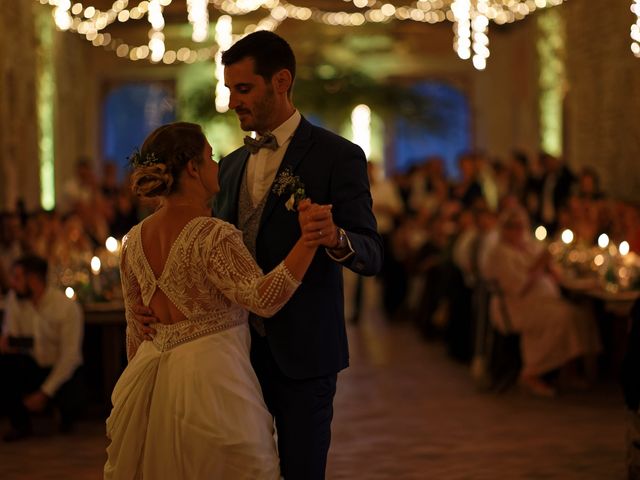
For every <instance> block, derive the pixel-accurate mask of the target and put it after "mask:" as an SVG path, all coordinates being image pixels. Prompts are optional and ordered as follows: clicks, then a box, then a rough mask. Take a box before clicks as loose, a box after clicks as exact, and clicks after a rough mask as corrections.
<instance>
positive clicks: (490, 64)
mask: <svg viewBox="0 0 640 480" xmlns="http://www.w3.org/2000/svg"><path fill="white" fill-rule="evenodd" d="M490 28H492V29H493V30H491V31H490V32H489V41H490V45H489V48H490V50H491V56H490V57H489V59H488V60H487V68H486V70H485V71H481V72H478V71H475V70H474V71H473V72H471V73H470V75H471V76H470V80H471V81H472V85H473V97H472V105H473V112H472V117H473V123H474V132H473V134H474V139H475V146H476V148H477V149H479V150H482V151H484V152H486V153H487V154H488V155H490V156H493V157H497V158H499V159H502V160H506V159H508V157H509V155H510V154H511V152H512V150H513V149H519V150H522V151H524V152H526V153H527V154H529V155H530V156H533V155H534V154H535V153H536V152H537V150H538V145H539V135H538V104H537V94H538V86H537V75H538V73H537V57H536V51H535V36H536V30H535V22H534V21H533V19H532V18H528V19H526V20H524V21H521V22H520V23H518V24H517V25H513V26H507V27H501V28H497V27H495V26H494V25H493V24H492V25H491V27H490Z"/></svg>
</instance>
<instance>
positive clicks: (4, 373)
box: [0, 354, 86, 430]
mask: <svg viewBox="0 0 640 480" xmlns="http://www.w3.org/2000/svg"><path fill="white" fill-rule="evenodd" d="M50 372H51V368H43V367H41V366H39V365H38V364H37V363H36V362H35V360H34V359H33V358H32V357H31V356H29V355H24V354H9V355H0V382H2V385H3V389H2V394H1V395H0V413H6V414H7V416H8V417H9V421H10V422H11V426H12V427H13V428H15V429H16V430H28V429H29V428H30V426H31V419H30V414H29V411H28V410H27V409H26V408H25V406H24V404H23V399H24V397H25V396H27V395H29V394H30V393H33V392H35V391H36V390H38V389H39V388H40V386H41V385H42V383H43V382H44V381H45V379H46V378H47V376H48V375H49V373H50ZM85 397H86V395H85V392H84V382H83V381H82V367H79V368H78V369H77V370H76V371H75V373H74V374H73V376H72V377H71V378H70V379H69V380H68V381H67V382H65V383H64V384H63V385H62V386H61V387H60V388H59V389H58V391H57V392H56V394H55V396H54V398H53V399H52V400H53V402H52V403H53V404H55V405H57V406H58V408H59V410H60V416H61V420H62V425H61V427H62V428H68V427H70V426H71V424H72V423H73V421H74V420H75V419H76V418H77V417H78V415H79V414H80V412H81V411H82V409H83V408H84V406H85V401H84V400H85Z"/></svg>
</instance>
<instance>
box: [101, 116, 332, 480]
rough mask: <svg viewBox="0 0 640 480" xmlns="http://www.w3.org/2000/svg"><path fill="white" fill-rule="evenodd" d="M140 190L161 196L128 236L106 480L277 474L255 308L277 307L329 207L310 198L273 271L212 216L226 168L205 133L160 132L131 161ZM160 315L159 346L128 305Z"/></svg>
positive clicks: (310, 251)
mask: <svg viewBox="0 0 640 480" xmlns="http://www.w3.org/2000/svg"><path fill="white" fill-rule="evenodd" d="M131 161H132V164H133V165H134V167H135V170H134V172H133V175H132V187H133V190H134V191H135V192H136V193H137V194H138V195H139V196H142V197H158V196H159V197H162V199H163V204H162V207H161V208H159V209H158V210H157V211H156V212H155V213H154V214H153V215H151V216H150V217H148V218H146V219H145V220H143V221H142V222H140V223H139V224H138V225H136V226H135V227H133V228H132V229H131V230H130V231H129V233H128V234H127V236H126V237H125V240H124V241H123V248H122V256H121V275H122V287H123V290H124V303H125V311H126V318H127V357H128V359H129V364H128V366H127V368H126V369H125V370H124V372H123V374H122V376H121V377H120V379H119V380H118V383H117V384H116V386H115V389H114V391H113V395H112V403H113V410H112V412H111V415H110V416H109V418H108V419H107V436H108V437H109V439H110V440H111V443H110V445H109V447H108V448H107V454H108V459H107V462H106V464H105V466H104V477H105V479H126V480H131V479H138V478H144V479H160V478H171V479H189V480H191V479H204V478H207V479H209V478H215V479H234V480H241V479H278V478H280V472H279V464H278V456H277V452H276V444H275V441H274V438H273V434H274V432H273V420H272V418H271V415H270V414H269V411H268V410H267V408H266V406H265V404H264V401H263V399H262V393H261V391H260V386H259V384H258V380H257V378H256V375H255V373H254V371H253V369H252V368H251V364H250V361H249V347H250V334H249V327H248V324H247V316H248V312H247V311H248V310H250V311H252V312H255V313H257V314H258V315H260V316H262V317H269V316H271V315H273V314H274V313H276V312H277V311H278V310H279V309H280V308H281V307H282V306H284V304H285V303H286V302H287V300H288V299H289V298H290V297H291V295H292V294H293V293H294V291H295V290H296V288H297V287H298V285H299V284H300V281H301V279H302V277H303V276H304V273H305V272H306V270H307V268H308V266H309V264H310V263H311V261H312V259H313V256H314V254H315V252H316V248H317V243H316V242H315V241H314V240H313V239H312V235H311V225H312V222H313V219H314V218H315V219H317V218H319V216H320V217H321V216H322V215H323V214H324V213H326V211H327V210H328V209H329V208H330V207H329V206H320V205H312V204H310V202H309V201H308V200H304V201H303V203H302V204H301V205H300V208H299V213H298V216H299V221H300V226H301V231H302V236H301V238H300V239H299V240H298V242H297V243H296V245H295V246H294V247H293V249H292V250H291V252H290V253H289V255H288V256H287V258H286V259H285V260H284V261H283V262H281V263H280V264H279V265H278V266H276V267H275V268H274V269H273V270H272V271H271V272H269V273H268V274H266V275H264V274H263V273H262V271H261V270H260V268H259V267H258V266H257V265H256V264H255V262H254V260H253V259H252V257H251V255H250V254H249V252H248V251H247V249H246V248H245V246H244V244H243V242H242V234H241V232H240V231H239V230H237V229H236V228H235V227H233V226H232V225H230V224H228V223H226V222H223V221H221V220H218V219H215V218H211V216H210V209H209V207H208V203H209V200H210V199H211V197H212V196H213V195H214V194H215V193H216V192H217V191H218V182H217V171H218V167H217V164H216V163H215V162H214V161H213V160H212V151H211V146H210V145H209V143H208V142H207V140H206V138H205V136H204V134H203V132H202V130H201V128H200V127H199V126H198V125H195V124H191V123H173V124H169V125H165V126H162V127H160V128H158V129H157V130H155V131H154V132H153V133H151V135H149V137H148V138H147V139H146V140H145V142H144V144H143V145H142V148H141V150H140V152H138V153H136V154H134V155H133V156H132V158H131ZM137 304H144V305H148V306H151V307H152V308H153V310H154V312H155V313H156V316H157V317H158V318H159V320H160V321H159V323H158V324H156V325H154V328H155V330H156V331H157V333H156V335H155V337H154V338H153V341H150V342H143V334H142V333H141V332H140V331H139V329H138V327H137V324H136V322H135V321H134V319H133V312H132V310H131V307H132V306H134V305H137Z"/></svg>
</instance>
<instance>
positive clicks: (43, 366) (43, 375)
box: [0, 256, 83, 441]
mask: <svg viewBox="0 0 640 480" xmlns="http://www.w3.org/2000/svg"><path fill="white" fill-rule="evenodd" d="M46 278H47V262H46V261H45V260H44V259H42V258H40V257H36V256H24V257H21V258H20V259H18V260H17V261H16V262H15V263H14V265H13V269H12V286H13V290H12V291H11V292H10V293H9V295H8V297H7V302H6V307H5V321H4V326H3V331H2V336H1V337H0V352H1V354H0V378H2V395H0V403H1V406H2V411H3V412H4V413H7V414H8V416H9V420H10V422H11V429H10V430H9V432H8V433H7V434H6V435H5V437H4V439H5V441H13V440H19V439H21V438H24V437H27V436H28V435H29V434H30V433H31V423H30V418H29V413H30V412H34V413H36V412H41V411H43V410H44V409H45V408H46V407H47V405H48V404H49V402H50V401H51V400H52V399H56V400H58V403H59V404H60V413H61V415H62V422H63V423H62V426H61V428H64V429H68V428H69V427H70V422H71V420H72V417H73V414H74V410H76V409H77V406H78V405H77V402H76V401H77V398H72V397H73V395H71V394H70V392H71V391H73V389H74V387H75V385H73V384H72V383H73V382H71V380H72V379H73V380H74V381H76V378H75V377H76V371H77V370H78V368H79V367H80V365H81V363H82V337H83V317H82V311H81V309H80V307H79V306H78V304H77V303H76V302H75V301H73V300H70V299H68V298H67V297H66V296H65V295H64V294H63V293H62V292H61V291H59V290H56V289H54V288H51V287H49V286H47V282H46ZM76 382H77V381H76ZM70 397H71V398H70Z"/></svg>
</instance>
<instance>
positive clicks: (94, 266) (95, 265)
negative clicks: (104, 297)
mask: <svg viewBox="0 0 640 480" xmlns="http://www.w3.org/2000/svg"><path fill="white" fill-rule="evenodd" d="M100 267H102V262H101V261H100V259H99V258H98V257H93V258H92V259H91V271H92V272H93V274H94V275H97V274H99V273H100Z"/></svg>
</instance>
